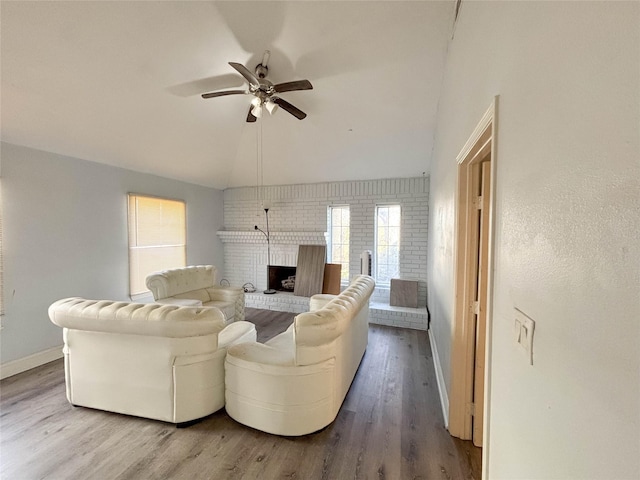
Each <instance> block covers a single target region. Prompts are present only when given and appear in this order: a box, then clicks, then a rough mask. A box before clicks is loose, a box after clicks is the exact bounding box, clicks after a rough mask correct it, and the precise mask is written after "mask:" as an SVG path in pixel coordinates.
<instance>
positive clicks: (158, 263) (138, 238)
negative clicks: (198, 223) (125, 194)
mask: <svg viewBox="0 0 640 480" xmlns="http://www.w3.org/2000/svg"><path fill="white" fill-rule="evenodd" d="M186 210H187V207H186V204H185V202H183V201H180V200H169V199H164V198H157V197H146V196H142V195H134V194H129V277H130V278H129V290H130V293H131V295H139V294H141V293H145V292H147V291H148V289H147V286H146V285H145V280H146V278H147V276H148V275H149V274H150V273H153V272H157V271H159V270H166V269H169V268H179V267H184V266H185V265H186V258H187V222H186Z"/></svg>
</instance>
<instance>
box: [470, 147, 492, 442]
mask: <svg viewBox="0 0 640 480" xmlns="http://www.w3.org/2000/svg"><path fill="white" fill-rule="evenodd" d="M489 159H490V157H489V156H487V157H486V159H485V160H483V161H482V163H480V165H479V178H478V180H479V182H478V188H479V192H478V197H477V212H478V217H477V221H478V255H477V260H478V265H477V270H476V271H477V285H476V299H475V301H476V305H477V308H476V315H475V337H476V338H475V365H474V376H473V405H474V408H473V411H474V414H473V444H474V445H476V446H478V447H481V446H482V436H483V432H484V429H483V425H484V376H485V375H484V374H485V360H486V358H485V356H486V355H485V351H486V337H487V290H488V281H489V270H488V264H489V212H490V209H489V206H490V205H489V199H490V193H491V191H490V189H491V162H490V160H489Z"/></svg>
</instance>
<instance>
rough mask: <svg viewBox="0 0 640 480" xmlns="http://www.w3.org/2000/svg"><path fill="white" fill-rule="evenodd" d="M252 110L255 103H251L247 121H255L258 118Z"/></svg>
mask: <svg viewBox="0 0 640 480" xmlns="http://www.w3.org/2000/svg"><path fill="white" fill-rule="evenodd" d="M251 110H253V105H249V113H247V123H253V122H255V121H256V120H257V118H256V116H255V115H254V114H253V113H251Z"/></svg>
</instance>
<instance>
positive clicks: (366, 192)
mask: <svg viewBox="0 0 640 480" xmlns="http://www.w3.org/2000/svg"><path fill="white" fill-rule="evenodd" d="M258 190H259V189H257V188H256V187H243V188H231V189H227V190H225V192H224V225H225V231H224V232H219V236H220V238H221V239H222V241H223V242H224V252H225V255H224V256H225V265H224V271H225V278H227V279H228V280H229V281H230V282H231V284H232V285H243V284H244V283H246V282H250V283H253V284H254V285H255V286H256V288H257V289H258V290H264V289H265V288H266V287H267V266H266V265H267V258H266V257H267V245H266V241H265V239H264V235H262V234H261V233H260V232H256V231H255V230H254V228H253V227H254V225H258V227H260V228H261V229H263V230H265V228H266V224H265V215H264V210H262V207H261V199H264V200H268V201H269V202H270V203H271V209H270V210H269V228H270V230H271V233H272V237H271V239H272V241H271V257H272V258H271V263H272V264H273V265H287V266H295V264H296V261H297V253H298V252H297V250H298V249H297V245H298V243H296V242H299V243H301V244H318V243H321V242H322V241H321V240H320V239H321V238H324V234H325V232H326V231H327V207H329V206H331V205H349V207H350V215H351V248H350V251H349V259H350V261H349V269H350V273H351V276H352V277H353V276H354V275H357V274H358V273H359V271H360V254H361V253H362V251H363V250H371V251H372V252H373V251H374V226H375V219H374V217H375V207H376V205H379V204H398V205H401V207H402V230H401V246H400V276H401V278H405V279H412V280H418V282H419V283H418V300H419V305H422V306H424V305H426V295H427V294H426V292H427V289H426V270H427V225H428V223H429V218H428V215H429V203H428V202H429V178H428V177H418V178H398V179H387V180H366V181H352V182H331V183H315V184H305V185H282V186H273V187H262V188H261V189H260V190H261V191H258ZM303 233H314V234H315V236H312V237H310V238H308V239H307V238H305V237H302V240H301V239H300V235H301V234H303ZM287 235H288V236H287ZM236 240H237V241H236ZM372 300H373V301H376V302H381V303H389V291H388V289H380V288H377V289H376V292H375V294H374V298H372Z"/></svg>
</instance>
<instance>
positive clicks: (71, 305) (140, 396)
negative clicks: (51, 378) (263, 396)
mask: <svg viewBox="0 0 640 480" xmlns="http://www.w3.org/2000/svg"><path fill="white" fill-rule="evenodd" d="M49 317H50V319H51V321H52V322H53V323H54V324H56V325H58V326H60V327H62V328H63V338H64V348H63V353H64V368H65V380H66V388H67V399H68V400H69V402H70V403H72V404H73V405H77V406H84V407H91V408H97V409H100V410H106V411H110V412H117V413H124V414H127V415H135V416H138V417H146V418H152V419H156V420H162V421H165V422H171V423H178V424H180V423H184V422H190V421H192V420H195V419H198V418H201V417H204V416H206V415H209V414H211V413H213V412H215V411H217V410H219V409H220V408H222V407H223V406H224V359H225V356H226V350H227V347H228V346H229V345H233V344H235V343H239V342H246V341H255V339H256V330H255V326H254V325H253V324H252V323H249V322H234V323H232V324H230V325H228V326H226V327H225V322H224V318H223V316H222V313H221V312H220V310H218V309H216V308H202V307H181V306H174V305H158V304H140V303H129V302H112V301H106V300H102V301H96V300H85V299H82V298H66V299H63V300H59V301H57V302H55V303H53V304H52V305H51V306H50V307H49Z"/></svg>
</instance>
